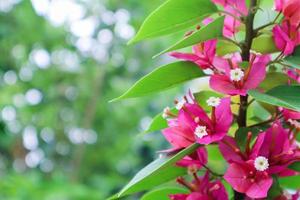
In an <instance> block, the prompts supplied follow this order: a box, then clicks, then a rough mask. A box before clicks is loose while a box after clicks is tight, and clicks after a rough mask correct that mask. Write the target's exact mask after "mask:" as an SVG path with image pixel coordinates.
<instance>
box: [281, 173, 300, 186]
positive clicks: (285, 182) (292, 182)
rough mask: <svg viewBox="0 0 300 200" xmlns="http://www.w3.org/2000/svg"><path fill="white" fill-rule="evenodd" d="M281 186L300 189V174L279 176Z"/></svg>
mask: <svg viewBox="0 0 300 200" xmlns="http://www.w3.org/2000/svg"><path fill="white" fill-rule="evenodd" d="M279 183H280V185H281V187H283V188H288V189H294V190H298V189H299V183H300V175H296V176H290V177H283V178H279Z"/></svg>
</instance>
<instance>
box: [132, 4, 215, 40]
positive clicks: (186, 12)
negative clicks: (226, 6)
mask: <svg viewBox="0 0 300 200" xmlns="http://www.w3.org/2000/svg"><path fill="white" fill-rule="evenodd" d="M217 11H218V9H217V7H216V6H215V5H214V4H213V3H212V2H211V1H207V0H188V1H186V0H168V1H167V2H165V3H164V4H163V5H161V6H160V7H159V8H157V9H156V10H155V11H154V12H152V13H151V14H150V15H149V16H148V18H147V19H146V20H145V21H144V23H143V24H142V26H141V28H140V30H139V31H138V33H137V34H136V36H135V37H134V38H133V39H132V40H131V41H130V42H129V43H135V42H138V41H140V40H144V39H148V38H154V37H158V36H163V35H168V34H172V33H175V32H178V31H181V30H184V29H186V28H189V27H191V26H193V25H196V24H199V23H200V22H201V20H202V19H203V18H205V17H206V16H208V15H210V14H212V13H214V12H217Z"/></svg>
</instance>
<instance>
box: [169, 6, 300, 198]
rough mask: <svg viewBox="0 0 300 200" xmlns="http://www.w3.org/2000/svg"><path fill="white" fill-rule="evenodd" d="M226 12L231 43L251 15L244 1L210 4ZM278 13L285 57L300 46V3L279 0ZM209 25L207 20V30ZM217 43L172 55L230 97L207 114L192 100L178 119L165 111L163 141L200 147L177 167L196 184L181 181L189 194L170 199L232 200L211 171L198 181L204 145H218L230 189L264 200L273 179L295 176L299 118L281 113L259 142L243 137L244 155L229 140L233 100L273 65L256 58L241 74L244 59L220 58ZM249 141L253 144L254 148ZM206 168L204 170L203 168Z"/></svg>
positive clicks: (182, 105)
mask: <svg viewBox="0 0 300 200" xmlns="http://www.w3.org/2000/svg"><path fill="white" fill-rule="evenodd" d="M212 1H213V2H214V3H216V4H219V5H221V6H223V7H224V10H225V11H226V13H228V15H226V14H225V26H224V30H223V35H224V36H225V37H227V38H231V37H232V36H234V34H235V33H236V32H238V30H239V26H240V25H241V23H240V22H239V21H238V20H237V19H236V17H234V16H237V17H241V16H243V15H244V16H245V15H247V14H248V10H247V7H246V5H245V1H241V0H212ZM275 7H276V11H278V12H279V13H282V14H283V15H284V19H283V20H282V22H281V24H280V25H275V26H274V28H273V38H274V42H275V44H276V46H277V48H278V49H279V50H281V52H282V55H289V54H291V53H293V51H294V49H295V47H296V46H297V45H299V44H300V29H299V27H300V1H299V0H275ZM211 21H212V20H211V19H206V20H204V22H203V23H204V24H207V23H210V22H211ZM216 45H217V40H216V39H214V40H210V41H207V42H203V43H201V44H198V45H196V46H194V47H193V53H179V52H174V53H172V54H171V55H172V56H173V57H176V58H178V59H181V60H186V61H191V62H194V63H196V64H197V65H198V66H199V67H200V68H201V69H202V70H205V71H206V72H208V74H210V81H209V83H210V87H211V88H212V89H213V90H215V91H217V92H220V93H223V94H225V95H227V96H228V97H224V98H222V99H219V98H216V97H211V98H209V99H208V100H207V104H208V105H209V106H210V107H211V114H210V116H208V114H207V113H206V112H205V111H204V109H203V108H202V107H201V106H200V105H199V104H198V103H197V101H196V100H195V99H194V97H193V96H192V95H191V94H190V95H189V96H188V97H185V98H184V101H182V102H177V104H176V108H177V109H178V114H174V113H171V111H170V110H169V109H165V111H164V117H166V118H168V125H169V127H168V128H166V129H165V130H163V135H164V136H165V138H166V139H167V141H168V142H170V143H171V145H172V147H173V149H172V150H178V149H182V148H186V147H188V146H190V145H191V144H193V143H195V142H196V143H199V144H202V145H203V146H202V147H200V148H199V149H198V150H197V151H196V152H195V153H193V154H192V155H190V156H187V157H185V158H184V159H183V160H181V161H179V162H178V163H177V164H178V165H179V166H183V167H187V168H188V171H189V172H190V174H191V175H193V176H194V180H193V181H192V182H187V181H186V180H185V179H184V178H182V177H179V178H178V179H177V182H179V183H180V184H182V185H184V186H185V187H187V188H188V189H189V190H190V191H191V193H190V194H176V195H171V196H170V198H171V199H173V200H197V199H203V200H206V199H207V200H210V199H217V200H218V199H219V200H226V199H228V195H227V192H226V190H225V188H224V186H223V184H222V182H221V181H220V180H218V178H215V179H214V180H211V179H210V172H209V170H208V171H207V172H206V173H205V175H204V177H202V178H201V177H198V176H197V174H196V172H197V170H199V169H201V168H203V167H205V165H206V164H207V152H206V149H205V145H208V144H212V143H214V144H218V145H219V149H220V151H221V153H222V155H223V157H224V158H225V160H226V161H227V162H228V164H229V167H228V169H227V171H226V173H225V174H224V176H223V178H224V179H225V180H226V181H227V182H228V183H229V184H230V185H231V186H232V188H233V189H234V190H235V191H237V192H239V193H244V194H245V195H246V196H247V199H264V198H265V197H266V196H267V193H268V191H269V189H270V187H271V186H272V184H273V178H272V176H274V175H276V176H279V177H280V176H292V175H295V174H296V172H295V171H292V170H290V169H288V166H289V165H290V164H292V163H294V162H296V161H300V147H299V143H297V141H296V139H295V138H296V134H297V132H299V131H300V123H299V122H298V121H297V120H299V119H300V113H298V112H295V111H291V110H287V109H283V108H279V113H280V115H281V117H278V119H277V120H275V121H274V122H273V123H272V124H271V126H270V128H268V129H267V130H265V131H261V132H260V133H259V134H258V136H257V137H256V138H253V137H254V136H253V133H251V132H249V133H248V135H245V138H247V142H246V147H245V150H241V149H240V147H239V146H238V145H237V143H236V141H235V139H234V138H232V137H230V136H228V134H227V133H228V131H229V129H230V127H231V125H232V123H233V114H232V112H231V97H230V96H234V95H242V96H245V95H247V92H248V90H250V89H255V88H257V87H258V86H259V84H260V83H261V82H262V81H263V80H264V79H265V76H266V72H267V70H266V68H267V65H268V63H269V62H270V61H271V56H270V55H260V54H256V53H254V52H253V53H252V54H251V56H250V61H249V64H248V66H247V67H246V68H243V69H242V68H240V64H241V62H242V58H241V55H240V54H239V53H235V54H232V55H230V57H229V56H228V55H227V56H226V57H221V56H218V55H217V54H216ZM287 75H288V76H289V77H290V78H292V79H294V80H296V81H298V82H300V71H299V70H298V71H297V70H294V71H291V70H289V71H288V72H287ZM251 141H252V142H253V141H254V144H253V145H250V144H252V143H251ZM205 168H206V167H205ZM298 198H299V194H298V193H297V194H295V195H288V194H282V195H281V196H278V197H277V198H276V199H277V200H283V199H286V200H287V199H293V200H296V199H298Z"/></svg>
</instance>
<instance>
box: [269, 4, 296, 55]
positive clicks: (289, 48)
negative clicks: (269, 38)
mask: <svg viewBox="0 0 300 200" xmlns="http://www.w3.org/2000/svg"><path fill="white" fill-rule="evenodd" d="M275 9H276V11H278V12H280V13H282V14H283V15H284V19H283V21H282V23H281V25H276V26H275V27H274V28H273V37H274V41H275V44H276V46H277V48H278V49H279V50H281V51H282V53H283V54H284V55H290V54H291V53H293V51H294V49H295V47H296V46H297V45H299V44H300V30H299V27H300V12H299V10H300V1H298V0H275Z"/></svg>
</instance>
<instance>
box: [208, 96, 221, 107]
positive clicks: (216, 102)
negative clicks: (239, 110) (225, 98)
mask: <svg viewBox="0 0 300 200" xmlns="http://www.w3.org/2000/svg"><path fill="white" fill-rule="evenodd" d="M220 102H221V99H220V98H218V97H209V99H208V100H207V101H206V103H207V105H209V106H213V107H217V106H218V105H220Z"/></svg>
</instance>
